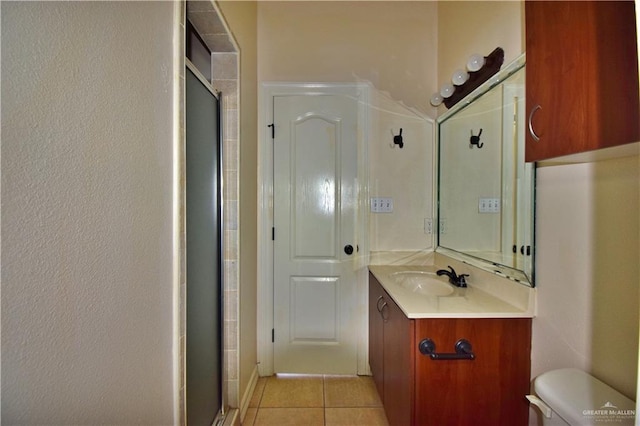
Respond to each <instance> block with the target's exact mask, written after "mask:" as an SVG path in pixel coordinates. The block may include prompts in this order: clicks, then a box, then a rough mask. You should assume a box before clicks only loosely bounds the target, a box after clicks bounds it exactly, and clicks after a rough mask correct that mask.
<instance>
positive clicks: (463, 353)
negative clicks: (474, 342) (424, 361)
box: [418, 339, 476, 361]
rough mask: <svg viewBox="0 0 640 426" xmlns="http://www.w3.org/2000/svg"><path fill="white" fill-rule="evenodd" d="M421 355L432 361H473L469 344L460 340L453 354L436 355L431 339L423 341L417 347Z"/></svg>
mask: <svg viewBox="0 0 640 426" xmlns="http://www.w3.org/2000/svg"><path fill="white" fill-rule="evenodd" d="M418 349H419V350H420V353H421V354H422V355H428V356H429V357H430V358H431V359H433V360H436V361H438V360H452V359H475V358H476V355H475V354H474V353H473V348H472V347H471V343H470V342H469V341H468V340H467V339H460V340H458V341H457V342H456V344H455V350H456V351H455V353H436V344H435V342H434V341H433V340H431V339H423V340H422V341H421V342H420V344H419V345H418Z"/></svg>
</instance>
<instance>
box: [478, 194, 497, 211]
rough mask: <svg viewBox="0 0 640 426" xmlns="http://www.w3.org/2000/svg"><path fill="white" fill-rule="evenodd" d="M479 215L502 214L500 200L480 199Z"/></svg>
mask: <svg viewBox="0 0 640 426" xmlns="http://www.w3.org/2000/svg"><path fill="white" fill-rule="evenodd" d="M478 212H479V213H500V198H480V199H478Z"/></svg>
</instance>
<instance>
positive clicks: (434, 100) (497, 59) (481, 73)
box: [430, 47, 504, 108]
mask: <svg viewBox="0 0 640 426" xmlns="http://www.w3.org/2000/svg"><path fill="white" fill-rule="evenodd" d="M503 62H504V50H502V48H501V47H496V48H495V49H494V50H493V52H491V53H489V55H488V56H482V55H480V54H479V53H474V54H473V55H471V56H470V57H469V59H468V60H467V66H466V69H467V71H468V72H467V71H464V70H462V69H458V70H456V71H455V72H454V73H453V76H452V77H451V83H453V84H451V83H445V84H443V85H442V86H441V87H440V92H439V93H434V94H433V95H432V96H431V99H430V102H431V105H433V106H434V107H437V106H439V105H440V104H442V103H444V104H445V106H446V107H447V108H451V107H452V106H454V105H455V104H456V103H458V101H460V99H462V98H464V97H465V96H467V95H468V94H469V93H471V92H472V91H473V90H474V89H475V88H477V87H478V86H480V85H481V84H482V83H484V82H485V81H487V80H488V79H489V78H490V77H491V76H492V75H494V74H495V73H497V72H498V71H500V67H501V66H502V63H503Z"/></svg>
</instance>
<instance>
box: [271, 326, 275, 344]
mask: <svg viewBox="0 0 640 426" xmlns="http://www.w3.org/2000/svg"><path fill="white" fill-rule="evenodd" d="M275 341H276V329H275V328H272V329H271V343H273V342H275Z"/></svg>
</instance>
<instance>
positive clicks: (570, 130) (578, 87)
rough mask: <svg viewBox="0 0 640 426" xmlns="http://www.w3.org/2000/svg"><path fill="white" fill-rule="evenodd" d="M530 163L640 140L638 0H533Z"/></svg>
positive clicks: (528, 10)
mask: <svg viewBox="0 0 640 426" xmlns="http://www.w3.org/2000/svg"><path fill="white" fill-rule="evenodd" d="M525 32H526V54H527V71H526V91H527V93H526V105H527V107H526V108H527V116H528V119H529V122H528V126H529V128H528V129H526V131H525V133H526V150H525V159H526V161H539V160H545V159H549V158H553V157H558V156H563V155H568V154H575V153H579V152H585V151H591V150H595V149H600V148H606V147H611V146H616V145H623V144H626V143H631V142H637V141H640V107H639V103H640V93H639V89H638V50H637V35H636V21H635V8H634V2H633V1H531V0H527V1H526V2H525Z"/></svg>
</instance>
